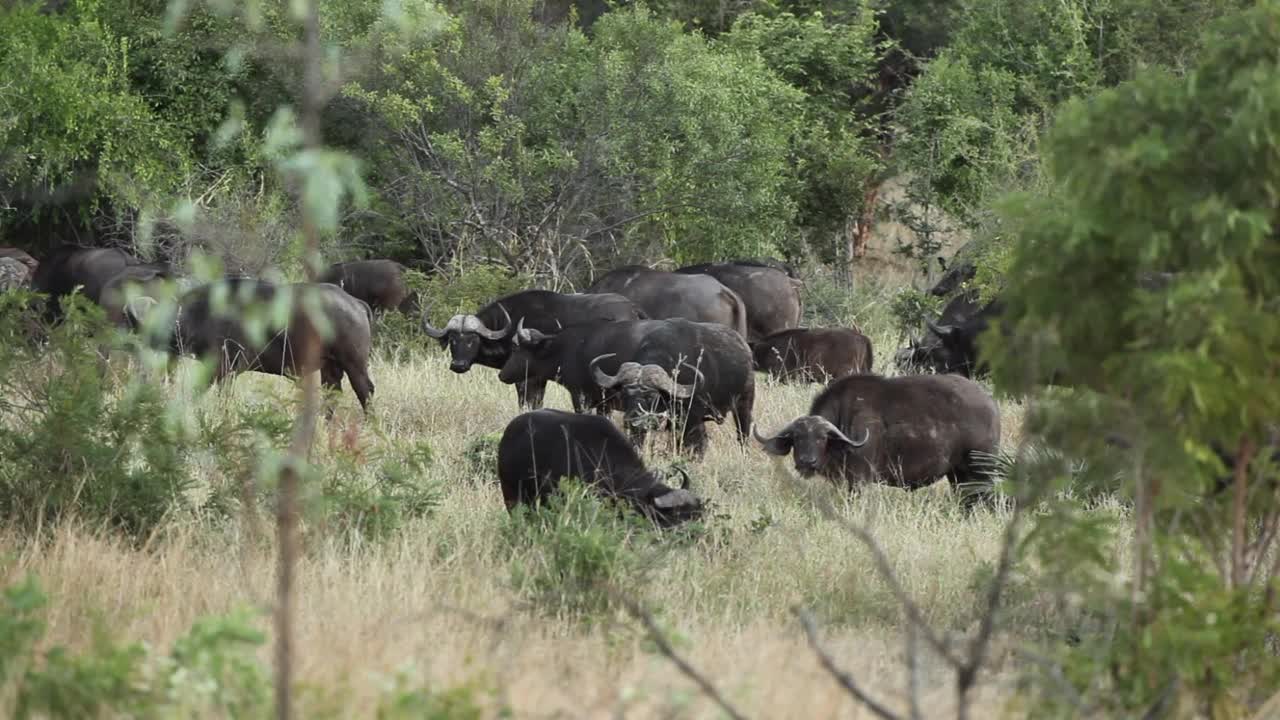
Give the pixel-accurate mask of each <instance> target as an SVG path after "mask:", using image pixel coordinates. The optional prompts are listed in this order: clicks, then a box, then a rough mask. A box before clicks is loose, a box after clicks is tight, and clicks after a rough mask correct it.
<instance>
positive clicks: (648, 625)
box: [610, 590, 746, 720]
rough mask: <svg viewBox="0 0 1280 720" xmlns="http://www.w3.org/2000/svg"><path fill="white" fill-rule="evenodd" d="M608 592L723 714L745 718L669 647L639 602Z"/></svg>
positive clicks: (660, 631) (651, 617)
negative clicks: (642, 625)
mask: <svg viewBox="0 0 1280 720" xmlns="http://www.w3.org/2000/svg"><path fill="white" fill-rule="evenodd" d="M610 594H611V595H613V596H614V597H615V598H616V599H617V600H619V601H620V602H621V603H622V606H623V607H625V608H626V609H627V612H628V613H630V614H631V616H632V617H634V618H636V619H637V620H639V621H640V622H641V623H643V624H644V627H645V630H647V631H648V632H649V637H650V638H651V639H652V640H653V642H654V644H656V645H657V646H658V651H659V652H661V653H662V654H663V655H665V656H666V658H667V659H668V660H670V661H671V662H672V664H674V665H675V666H676V668H677V669H678V670H679V671H680V672H681V673H682V674H683V675H684V676H685V677H687V678H689V679H690V680H692V681H693V682H694V683H696V684H697V685H698V688H699V689H701V690H702V693H703V694H704V695H706V696H707V697H709V698H711V699H712V700H713V701H715V703H716V704H717V705H719V706H720V709H721V710H724V712H725V714H726V715H728V716H729V717H731V718H733V720H746V716H744V715H743V714H742V713H740V712H738V710H737V709H736V708H735V707H734V706H733V705H732V704H731V703H730V702H729V701H728V700H727V699H725V697H724V695H722V694H721V693H720V691H719V690H718V689H716V686H715V685H713V684H712V683H711V681H710V680H708V679H707V678H706V676H704V675H703V674H702V673H700V672H698V670H697V669H696V668H694V667H693V666H692V665H690V664H689V663H688V662H687V661H686V660H685V659H684V658H682V657H680V655H679V654H678V653H677V652H676V651H675V648H673V647H671V643H670V641H668V640H667V636H666V635H665V634H663V632H662V629H661V628H659V627H658V625H657V623H655V622H654V621H653V616H652V615H650V614H649V613H648V612H647V611H646V610H645V609H644V608H642V607H640V605H639V603H637V602H635V601H634V600H632V599H631V598H628V597H626V596H624V595H622V594H621V593H618V592H615V591H613V590H610Z"/></svg>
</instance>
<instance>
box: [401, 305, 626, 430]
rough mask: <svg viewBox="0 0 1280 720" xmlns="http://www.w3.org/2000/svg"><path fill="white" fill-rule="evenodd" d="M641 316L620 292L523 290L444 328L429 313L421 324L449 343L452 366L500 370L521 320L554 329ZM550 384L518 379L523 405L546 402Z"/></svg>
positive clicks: (526, 325)
mask: <svg viewBox="0 0 1280 720" xmlns="http://www.w3.org/2000/svg"><path fill="white" fill-rule="evenodd" d="M642 317H644V314H643V313H642V312H641V311H640V310H639V309H638V308H637V307H636V306H635V305H634V304H633V303H632V302H631V301H630V300H628V299H627V298H625V297H623V296H621V295H611V294H608V293H580V294H574V295H566V294H563V293H558V292H553V291H551V290H523V291H521V292H518V293H513V294H511V295H507V296H505V297H501V298H498V299H497V300H494V301H493V302H491V303H489V304H488V305H485V306H484V307H482V308H480V310H478V311H476V313H475V314H474V315H454V316H453V317H452V318H451V319H450V320H449V322H448V323H446V324H445V326H444V328H436V327H433V326H432V325H431V323H430V322H429V321H428V320H427V317H426V315H425V314H424V315H423V317H422V327H423V330H424V331H425V332H426V333H427V335H429V336H431V337H433V338H435V339H436V340H439V341H440V345H441V347H447V348H449V353H450V355H451V356H452V362H451V363H450V364H449V369H450V370H453V371H454V372H456V373H464V372H466V371H468V370H470V369H471V366H472V365H474V364H477V363H478V364H480V365H484V366H485V367H491V368H496V369H501V368H502V367H503V366H504V365H505V364H506V362H507V359H508V358H509V357H510V356H511V345H512V342H513V339H514V338H513V333H514V332H515V329H516V326H517V324H518V325H520V326H521V327H524V328H528V329H530V330H539V331H542V332H547V333H551V332H556V331H558V330H560V329H562V328H567V327H572V326H574V325H581V324H583V323H590V322H598V321H616V320H635V319H637V318H642ZM546 386H547V383H546V380H545V379H543V380H533V379H531V380H529V381H528V382H525V381H523V380H522V381H520V382H518V383H516V399H517V401H518V402H519V403H520V405H521V406H522V407H525V406H528V407H534V408H538V407H542V396H543V394H544V393H545V392H546Z"/></svg>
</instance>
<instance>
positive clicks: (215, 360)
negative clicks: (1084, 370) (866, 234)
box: [0, 247, 1000, 526]
mask: <svg viewBox="0 0 1280 720" xmlns="http://www.w3.org/2000/svg"><path fill="white" fill-rule="evenodd" d="M3 261H7V264H6V265H3V266H0V270H6V268H7V270H6V272H8V273H11V274H14V275H15V276H16V275H21V277H20V278H19V279H17V280H11V281H9V284H7V285H5V286H4V287H5V288H11V287H13V286H15V285H21V284H23V283H25V284H26V285H28V286H29V287H30V288H31V289H33V290H35V291H36V292H39V293H42V294H43V295H45V296H46V297H47V303H48V304H47V306H46V314H47V315H48V317H49V318H50V319H53V320H56V319H57V318H58V317H59V316H60V314H61V306H60V303H61V300H62V298H63V297H65V296H67V295H70V294H72V293H75V292H79V293H81V294H83V295H84V296H85V297H87V298H88V299H90V300H92V301H94V302H95V303H98V304H99V305H101V306H102V307H103V308H104V310H105V312H106V315H107V317H108V318H109V319H110V321H111V322H112V323H114V324H116V325H119V326H120V327H122V328H133V329H135V330H137V331H139V332H142V333H145V334H146V336H147V341H148V342H150V344H151V345H152V346H153V347H155V348H156V349H158V350H162V351H165V352H168V353H170V354H171V356H173V357H177V356H179V355H184V354H185V355H194V356H196V357H199V358H201V359H204V360H205V361H207V362H209V363H210V364H211V365H212V367H213V376H214V378H215V379H216V380H221V379H223V378H225V377H227V376H229V375H232V374H234V373H237V372H241V371H255V372H263V373H270V374H276V375H286V376H298V375H300V374H303V373H309V372H313V371H319V372H320V377H321V382H322V384H323V385H324V386H325V387H326V388H330V389H335V390H336V389H340V388H341V386H342V379H343V377H344V376H345V377H346V378H347V380H349V381H350V384H351V388H352V390H353V391H354V392H355V394H356V397H357V398H358V399H359V401H360V405H361V407H362V408H363V409H364V411H365V412H366V413H368V412H369V411H370V404H369V403H370V400H371V398H372V395H373V390H374V383H373V380H372V379H371V378H370V375H369V356H370V352H371V348H372V333H373V326H374V318H375V316H376V315H375V314H376V313H378V312H382V311H398V312H407V313H414V314H417V313H418V312H420V308H419V307H418V304H417V303H418V299H417V297H416V296H415V295H414V293H412V292H410V290H409V288H408V286H407V284H406V280H405V276H404V272H405V267H404V266H403V265H400V264H399V263H395V262H393V261H390V260H363V261H356V262H347V263H339V264H336V265H333V266H331V267H330V268H329V269H328V270H326V271H325V272H324V273H322V274H321V275H320V276H319V278H318V281H317V282H303V283H294V284H278V283H273V282H269V281H267V280H262V279H255V278H247V277H227V278H223V279H220V280H217V281H214V282H211V283H208V284H204V285H198V286H194V287H191V286H189V285H187V283H188V282H189V281H187V280H185V279H184V278H179V277H176V276H175V275H174V274H173V273H171V272H170V271H169V269H168V268H167V267H166V266H164V265H163V264H156V263H148V262H144V261H142V260H139V259H138V258H135V257H134V256H132V255H130V254H129V253H127V252H124V251H122V250H118V249H85V248H74V247H63V248H58V249H56V250H54V251H53V252H51V253H49V255H48V256H47V257H46V258H44V259H43V260H41V261H39V262H37V261H36V260H35V259H34V258H32V257H31V256H30V255H27V254H26V253H24V252H22V251H20V250H10V249H0V262H3ZM5 277H8V275H5V274H0V279H3V278H5ZM164 283H170V284H177V285H178V286H179V287H181V288H183V289H182V290H181V291H179V292H177V293H176V297H175V300H176V302H175V303H173V304H166V303H163V302H159V301H157V300H155V299H154V298H155V296H160V295H162V294H163V293H162V291H161V289H160V286H161V285H162V284H164ZM801 288H802V286H801V282H800V281H799V280H798V279H797V277H796V274H795V272H794V271H793V270H792V269H791V268H790V267H789V266H787V265H785V264H783V263H781V262H778V261H776V260H771V259H750V260H740V261H733V262H717V263H709V264H704V265H695V266H689V267H684V268H680V269H678V270H676V271H674V272H664V271H660V270H654V269H651V268H648V267H643V266H634V265H633V266H625V267H621V268H618V269H615V270H613V271H611V272H608V273H606V274H604V275H603V276H601V277H599V279H598V280H597V281H596V282H595V283H594V284H593V285H591V286H590V287H589V288H587V290H586V291H585V292H582V293H559V292H553V291H550V290H536V289H535V290H524V291H521V292H516V293H513V294H509V295H505V296H503V297H500V298H497V299H495V300H493V301H492V302H490V303H488V304H487V305H485V306H483V307H480V308H478V309H476V310H475V311H474V312H469V313H463V314H457V315H454V316H453V317H452V318H450V319H449V320H448V321H447V322H446V323H445V324H444V326H443V327H437V326H435V325H433V324H432V323H431V322H430V320H429V318H428V315H429V308H428V309H427V311H421V324H422V331H423V332H424V334H425V335H427V336H428V337H430V338H432V339H434V340H435V341H437V342H438V343H439V344H440V346H441V347H442V348H447V350H448V357H449V367H450V369H451V370H453V371H454V372H457V373H464V372H468V371H469V370H470V369H471V368H472V367H473V366H474V365H476V364H479V365H482V366H485V367H489V368H493V369H495V370H497V371H498V379H499V380H500V381H501V382H503V383H506V384H510V385H515V386H516V389H517V400H518V404H519V406H520V408H521V410H523V411H525V412H522V414H520V415H518V416H517V417H516V418H515V419H513V420H512V421H511V422H510V424H509V425H508V426H507V428H506V431H505V433H504V434H503V436H502V439H501V442H500V444H499V452H498V472H499V479H500V481H501V486H502V493H503V498H504V499H505V501H506V505H507V507H508V509H514V508H515V507H516V506H517V505H520V504H524V503H531V502H535V501H537V500H538V499H539V498H541V497H543V496H545V495H546V494H548V493H550V492H554V491H555V489H556V483H557V481H558V479H559V478H561V477H565V476H575V477H578V478H580V479H581V480H582V481H583V482H584V483H586V484H587V485H588V486H590V487H592V488H594V489H595V490H596V491H598V492H600V493H603V494H605V495H609V496H614V497H618V498H620V499H622V500H624V501H625V502H626V503H628V504H630V505H631V506H633V507H634V508H635V509H636V510H638V511H639V512H641V513H643V514H644V515H646V516H648V517H649V518H651V519H653V520H654V521H655V522H656V523H658V524H660V525H663V526H670V525H675V524H678V523H681V522H684V521H686V520H691V519H695V518H698V517H700V516H701V515H702V514H703V509H704V504H703V502H702V501H701V500H700V499H699V498H697V497H696V496H695V495H694V494H693V493H692V492H690V491H689V489H688V478H687V476H685V478H684V481H683V482H682V483H681V484H680V486H679V487H671V486H669V485H667V484H666V483H665V482H664V481H663V480H662V479H660V477H659V475H658V474H656V473H655V472H654V471H651V470H649V469H646V467H645V465H644V462H643V461H642V459H641V457H640V454H639V452H638V450H637V447H639V446H640V445H641V444H642V443H643V441H644V439H645V437H646V436H647V435H648V434H650V433H653V432H660V431H661V432H668V433H670V437H671V438H672V440H673V441H674V442H675V444H676V445H677V446H678V447H679V448H681V449H682V450H683V451H685V452H687V453H689V454H691V455H692V456H693V457H694V458H698V457H701V456H702V455H703V454H704V453H705V451H706V448H707V433H706V428H705V424H706V423H707V422H715V423H718V424H719V423H723V422H724V421H725V419H726V418H727V417H728V416H730V415H732V416H733V421H734V427H735V429H736V434H737V437H738V440H739V442H741V443H742V444H743V445H744V446H746V445H747V444H748V442H749V440H750V438H751V436H752V434H753V432H754V434H755V438H756V440H757V441H758V443H759V444H760V446H761V447H762V448H763V449H764V450H765V451H766V452H767V453H769V454H772V455H777V456H785V455H788V454H790V455H791V456H792V458H793V461H794V464H795V469H796V470H797V471H798V472H799V473H800V474H801V475H804V476H810V475H814V474H818V475H822V476H823V477H825V478H827V479H829V480H830V481H832V482H833V483H836V484H839V485H845V486H847V487H848V488H850V489H855V488H857V487H858V486H860V485H863V484H866V483H869V482H877V481H878V482H884V483H888V484H891V485H895V486H898V487H903V488H907V489H914V488H918V487H921V486H923V485H926V484H929V483H931V482H932V481H933V480H935V479H938V478H940V477H947V478H949V479H950V480H951V482H952V483H953V484H955V485H956V486H957V487H969V486H977V487H989V485H990V478H989V477H988V476H987V475H986V473H985V472H984V471H983V469H982V468H983V465H982V456H983V455H984V454H992V453H994V452H996V449H997V446H998V444H999V441H1000V413H999V410H998V408H997V407H996V404H995V402H994V400H993V399H992V397H991V395H990V394H989V393H988V392H987V391H986V390H984V389H983V388H982V387H981V386H980V385H978V384H977V383H975V382H974V381H972V380H970V379H969V378H968V377H965V376H966V375H971V374H972V373H974V372H976V371H977V370H978V369H979V368H978V366H977V363H976V352H975V348H974V346H973V338H974V336H976V333H977V332H980V331H981V329H982V328H984V327H985V323H987V322H988V321H989V318H990V317H992V316H993V315H994V313H997V312H998V311H999V306H998V305H988V306H985V307H976V306H975V304H974V303H973V302H972V300H971V299H970V300H969V301H968V303H969V304H968V305H966V306H963V307H961V306H959V305H957V306H956V307H955V308H952V307H951V306H948V308H947V310H946V311H944V312H943V314H942V317H941V318H939V320H938V322H936V323H931V324H930V325H929V331H930V336H929V337H927V338H924V339H923V340H921V341H916V342H913V343H912V345H911V347H909V348H907V349H906V350H904V351H902V352H900V353H899V354H898V355H897V356H895V357H896V361H897V364H898V365H900V366H903V367H909V366H926V367H928V368H930V369H934V370H936V371H937V372H938V373H939V374H934V375H905V376H901V377H893V378H889V377H882V376H878V375H875V374H872V364H873V362H872V360H873V354H872V346H871V341H870V340H869V339H868V338H867V337H866V336H865V335H863V334H862V333H861V332H860V331H859V330H857V329H856V328H805V327H802V326H801V316H802V311H803V307H802V304H801ZM949 312H950V313H951V314H950V315H948V313H949ZM757 371H759V372H764V373H767V374H768V375H770V376H773V377H775V378H777V379H778V380H780V381H783V382H821V383H828V384H827V385H826V387H825V388H824V389H823V390H822V391H821V392H820V393H819V394H818V395H817V397H815V398H814V400H813V402H812V405H811V406H810V408H809V412H808V414H807V415H804V416H801V417H798V418H795V419H794V420H792V421H791V422H790V423H788V424H787V425H786V426H785V427H782V428H780V429H778V430H777V431H776V432H774V433H773V434H772V435H768V436H762V435H761V434H760V432H759V429H758V428H755V427H754V426H753V423H752V411H753V407H754V404H755V393H756V372H757ZM548 382H554V383H557V384H560V385H561V386H563V387H564V388H565V389H566V390H568V392H569V395H570V398H571V399H572V403H573V409H574V411H575V412H572V413H570V412H562V411H558V410H550V409H542V401H543V396H544V392H545V388H546V384H547V383H548ZM613 411H618V412H620V413H621V414H622V426H621V428H619V427H618V426H616V425H615V424H614V423H613V421H612V420H610V419H609V417H608V415H609V413H611V412H613ZM965 497H966V504H967V501H968V497H969V496H968V495H966V496H965Z"/></svg>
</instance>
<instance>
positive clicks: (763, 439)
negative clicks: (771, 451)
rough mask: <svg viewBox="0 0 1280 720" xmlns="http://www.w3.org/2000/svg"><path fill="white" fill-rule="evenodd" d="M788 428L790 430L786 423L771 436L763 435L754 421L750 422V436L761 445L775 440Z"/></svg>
mask: <svg viewBox="0 0 1280 720" xmlns="http://www.w3.org/2000/svg"><path fill="white" fill-rule="evenodd" d="M789 430H791V426H790V425H787V426H786V427H784V428H782V429H781V430H779V431H778V432H777V433H775V434H774V435H773V437H763V436H762V435H760V428H758V427H757V426H756V424H755V423H751V436H752V437H754V438H755V439H756V442H758V443H760V444H761V445H764V444H766V443H769V442H771V441H773V440H777V439H778V438H780V437H782V436H783V435H786V434H787V432H788V431H789Z"/></svg>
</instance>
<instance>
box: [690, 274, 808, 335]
mask: <svg viewBox="0 0 1280 720" xmlns="http://www.w3.org/2000/svg"><path fill="white" fill-rule="evenodd" d="M676 272H678V273H682V274H685V275H709V276H711V277H713V278H715V279H716V280H719V281H720V284H721V285H724V286H725V287H727V288H729V289H730V290H732V291H734V292H735V293H737V294H738V297H740V298H742V303H743V305H745V306H746V308H747V340H748V341H750V342H755V341H757V340H763V339H764V338H767V337H769V336H770V335H773V334H775V333H778V332H782V331H783V330H787V329H789V328H795V327H799V326H800V315H801V312H802V310H803V306H802V305H801V301H800V288H801V283H800V281H799V280H796V279H794V278H792V277H791V276H789V275H788V274H787V272H786V271H784V270H781V269H778V268H774V267H767V266H765V265H761V264H759V263H758V262H754V261H744V260H735V261H733V262H719V263H704V264H702V265H690V266H688V267H682V268H680V269H679V270H676Z"/></svg>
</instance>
